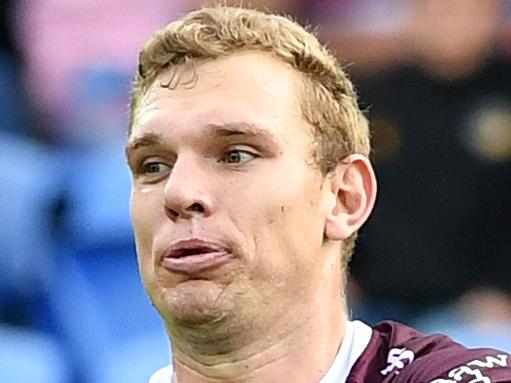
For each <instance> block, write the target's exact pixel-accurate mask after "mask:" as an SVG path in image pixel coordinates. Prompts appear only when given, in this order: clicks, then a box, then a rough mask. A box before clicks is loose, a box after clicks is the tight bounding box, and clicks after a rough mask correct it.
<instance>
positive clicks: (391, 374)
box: [347, 321, 511, 383]
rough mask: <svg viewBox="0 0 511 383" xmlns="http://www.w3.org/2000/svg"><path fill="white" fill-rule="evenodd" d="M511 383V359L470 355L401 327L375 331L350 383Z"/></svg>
mask: <svg viewBox="0 0 511 383" xmlns="http://www.w3.org/2000/svg"><path fill="white" fill-rule="evenodd" d="M366 382H370V383H511V355H510V354H509V353H508V352H504V351H499V350H494V349H490V348H480V349H468V348H466V347H464V346H463V345H461V344H459V343H456V342H455V341H453V340H452V339H451V338H449V337H447V336H445V335H441V334H434V335H427V336H426V335H424V334H421V333H420V332H418V331H416V330H414V329H412V328H410V327H407V326H405V325H402V324H400V323H396V322H392V321H386V322H382V323H380V324H378V325H376V326H374V327H373V336H372V338H371V341H370V343H369V345H368V347H367V348H366V350H365V351H364V353H363V354H362V356H361V357H360V358H359V359H358V360H357V362H356V363H355V365H354V367H353V369H352V371H351V373H350V376H349V379H348V380H347V383H366Z"/></svg>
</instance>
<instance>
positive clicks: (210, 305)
mask: <svg viewBox="0 0 511 383" xmlns="http://www.w3.org/2000/svg"><path fill="white" fill-rule="evenodd" d="M225 290H226V286H223V285H220V284H218V283H215V282H212V281H205V280H189V281H186V282H182V283H180V284H178V285H177V286H175V287H171V288H166V289H165V290H164V291H161V292H160V294H158V298H156V297H152V301H153V304H154V306H155V307H156V309H157V310H158V311H159V313H160V315H161V316H162V318H163V319H164V320H165V322H166V323H167V324H168V325H177V326H180V327H197V326H207V325H215V324H219V323H220V322H222V320H223V319H224V318H225V317H226V316H227V313H228V312H230V311H231V310H232V308H233V306H234V305H233V302H232V300H231V299H229V298H228V294H227V293H226V291H225ZM155 298H156V299H155Z"/></svg>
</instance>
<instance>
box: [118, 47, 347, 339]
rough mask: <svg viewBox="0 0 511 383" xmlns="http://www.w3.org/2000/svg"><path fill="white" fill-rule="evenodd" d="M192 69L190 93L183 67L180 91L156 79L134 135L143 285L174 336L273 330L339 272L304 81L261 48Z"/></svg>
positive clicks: (132, 155)
mask: <svg viewBox="0 0 511 383" xmlns="http://www.w3.org/2000/svg"><path fill="white" fill-rule="evenodd" d="M195 71H196V74H197V81H196V83H194V84H193V86H192V85H190V83H187V80H188V79H190V78H192V77H193V75H192V73H191V72H186V71H184V72H183V73H179V78H180V79H181V80H182V82H181V84H179V85H178V86H177V87H175V88H172V87H171V88H172V89H169V88H166V87H162V86H161V85H162V84H166V83H168V82H169V80H170V79H171V77H172V76H171V75H170V74H168V73H164V74H162V75H160V76H159V77H158V78H157V79H156V81H155V83H154V84H153V86H152V87H151V88H150V89H149V90H148V92H147V94H146V95H145V96H144V98H143V99H142V102H141V106H140V109H139V111H138V114H137V117H136V119H135V122H134V126H133V130H132V133H131V136H130V142H129V145H128V149H127V153H128V159H129V164H130V167H131V169H132V172H133V185H132V206H131V208H132V219H133V225H134V228H135V234H136V244H137V251H138V257H139V265H140V270H141V274H142V278H143V281H144V285H145V288H146V290H147V291H148V293H149V295H150V297H151V299H152V301H153V303H154V305H155V306H156V308H157V309H158V310H159V312H160V313H161V315H162V316H163V318H164V319H165V321H166V323H167V325H168V327H169V328H170V329H171V330H170V331H172V328H173V327H174V325H176V324H178V325H181V326H183V325H184V326H199V325H200V326H207V325H208V324H211V325H219V326H220V327H221V326H222V325H225V326H226V327H227V328H228V330H227V331H236V329H239V331H243V329H244V327H245V326H246V324H247V323H250V324H251V326H252V327H258V326H272V325H273V324H275V323H278V321H279V320H283V319H284V316H289V315H292V314H293V313H295V314H297V313H300V312H303V311H304V307H306V306H307V305H308V304H309V303H310V302H311V300H313V299H315V297H314V294H315V293H317V292H318V290H319V287H320V286H324V285H325V284H328V283H329V281H330V280H329V278H330V275H335V273H336V270H338V269H339V267H338V264H337V263H336V262H338V254H335V256H332V251H329V252H327V251H325V246H324V227H325V215H326V210H327V208H326V205H327V204H326V202H325V201H326V200H327V199H328V194H329V192H330V191H329V190H328V187H326V185H327V183H326V181H325V179H324V177H323V176H322V175H321V173H320V171H319V170H318V169H317V167H316V166H314V164H313V160H312V149H313V147H312V137H313V135H312V127H311V126H310V125H308V124H307V123H306V122H305V121H304V120H303V118H302V116H301V112H300V108H299V106H298V97H297V93H298V92H297V89H298V82H299V76H298V75H297V74H296V73H295V71H294V70H293V69H291V68H290V67H288V66H286V65H285V64H283V63H281V62H280V61H278V60H276V59H274V58H272V57H271V56H270V55H267V54H263V53H254V52H251V53H243V54H237V55H232V56H229V57H227V58H222V59H218V60H216V61H212V62H205V63H201V64H199V65H197V66H196V67H195ZM336 265H337V266H336ZM330 282H331V281H330ZM316 298H317V297H316ZM339 299H340V298H339ZM265 328H266V327H265ZM224 330H225V329H224ZM222 331H223V330H222Z"/></svg>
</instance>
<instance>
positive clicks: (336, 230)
mask: <svg viewBox="0 0 511 383" xmlns="http://www.w3.org/2000/svg"><path fill="white" fill-rule="evenodd" d="M330 188H331V189H330V193H331V197H332V198H330V199H329V201H330V206H328V212H327V217H326V223H325V237H326V238H327V239H330V240H334V241H335V240H337V241H338V240H345V239H347V238H349V237H350V236H351V235H352V234H353V233H355V232H356V231H357V230H358V229H359V228H360V227H361V226H362V225H363V224H364V222H365V221H366V220H367V218H369V215H370V214H371V211H372V210H373V206H374V202H375V200H376V176H375V175H374V171H373V168H372V166H371V163H370V161H369V159H368V158H367V157H366V156H363V155H361V154H352V155H350V156H348V157H346V158H345V159H343V160H342V161H341V162H340V163H339V164H338V165H337V167H336V168H335V170H334V171H333V172H332V174H331V178H330Z"/></svg>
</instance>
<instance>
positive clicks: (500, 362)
mask: <svg viewBox="0 0 511 383" xmlns="http://www.w3.org/2000/svg"><path fill="white" fill-rule="evenodd" d="M507 357H508V355H505V354H500V355H497V356H491V355H488V356H486V357H485V358H484V360H478V359H476V360H473V361H471V362H468V363H467V364H465V365H464V366H459V367H456V368H454V369H452V370H451V371H449V374H448V375H447V376H448V377H449V378H450V379H435V380H432V381H431V382H429V383H460V382H466V381H468V379H470V382H469V383H491V382H492V380H491V379H490V378H489V377H488V376H486V375H485V374H483V372H481V369H491V368H495V367H507Z"/></svg>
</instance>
